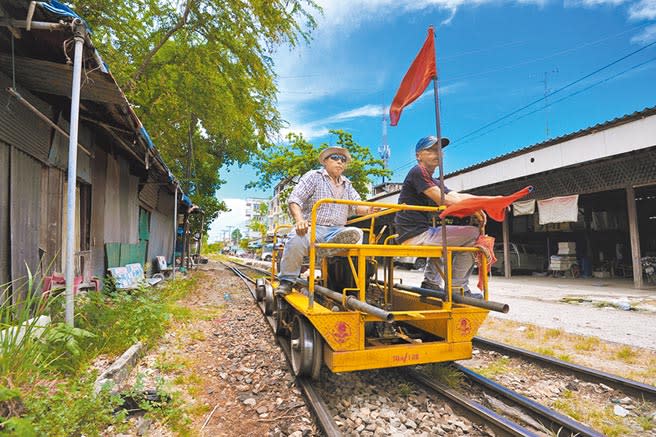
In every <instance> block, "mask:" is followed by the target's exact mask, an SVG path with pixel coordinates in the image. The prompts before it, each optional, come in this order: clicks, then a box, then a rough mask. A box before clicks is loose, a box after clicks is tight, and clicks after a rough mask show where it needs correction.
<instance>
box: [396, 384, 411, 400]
mask: <svg viewBox="0 0 656 437" xmlns="http://www.w3.org/2000/svg"><path fill="white" fill-rule="evenodd" d="M398 390H399V395H401V396H404V397H407V396H410V394H411V393H412V387H411V386H410V384H406V383H403V382H402V383H401V384H399V386H398Z"/></svg>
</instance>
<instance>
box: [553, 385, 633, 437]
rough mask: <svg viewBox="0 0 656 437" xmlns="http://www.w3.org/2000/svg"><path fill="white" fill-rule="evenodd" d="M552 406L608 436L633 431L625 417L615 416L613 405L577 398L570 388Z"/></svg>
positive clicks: (616, 436) (612, 436)
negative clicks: (603, 405) (600, 405)
mask: <svg viewBox="0 0 656 437" xmlns="http://www.w3.org/2000/svg"><path fill="white" fill-rule="evenodd" d="M552 407H553V408H555V409H556V410H558V411H560V412H562V413H565V414H567V415H568V416H570V417H571V418H572V419H575V420H578V421H580V422H583V423H585V424H587V425H589V426H590V427H592V428H594V429H596V430H599V431H601V433H602V434H604V435H606V436H608V437H620V436H624V435H628V434H629V433H630V432H631V429H630V428H629V427H627V426H626V425H625V424H624V422H623V419H622V418H621V417H619V416H615V414H614V413H613V407H610V406H609V407H605V408H599V405H596V404H593V403H592V402H590V401H587V400H584V399H579V398H576V397H575V396H574V394H573V393H572V392H571V391H569V390H566V391H564V392H563V393H562V395H561V398H560V399H558V400H556V401H555V402H554V403H553V405H552Z"/></svg>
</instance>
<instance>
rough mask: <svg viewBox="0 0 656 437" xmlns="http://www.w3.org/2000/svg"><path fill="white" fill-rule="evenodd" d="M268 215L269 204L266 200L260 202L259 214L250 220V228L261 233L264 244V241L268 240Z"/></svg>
mask: <svg viewBox="0 0 656 437" xmlns="http://www.w3.org/2000/svg"><path fill="white" fill-rule="evenodd" d="M268 215H269V206H268V205H267V204H266V203H265V202H262V203H260V204H259V207H258V211H257V214H256V215H255V216H253V218H252V219H251V220H250V221H249V222H248V229H250V230H251V231H253V232H257V233H258V234H260V238H261V240H262V244H264V241H265V240H266V234H267V230H268V227H267V224H266V220H267V216H268Z"/></svg>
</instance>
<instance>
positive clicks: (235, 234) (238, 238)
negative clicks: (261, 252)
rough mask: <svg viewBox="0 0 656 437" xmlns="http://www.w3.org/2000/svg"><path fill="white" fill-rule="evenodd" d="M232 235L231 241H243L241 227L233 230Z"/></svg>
mask: <svg viewBox="0 0 656 437" xmlns="http://www.w3.org/2000/svg"><path fill="white" fill-rule="evenodd" d="M230 237H231V239H230V242H231V243H239V242H240V241H241V231H240V230H239V228H237V229H235V230H234V231H232V233H231V234H230Z"/></svg>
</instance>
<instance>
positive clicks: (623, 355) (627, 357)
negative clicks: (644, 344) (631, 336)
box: [615, 346, 637, 363]
mask: <svg viewBox="0 0 656 437" xmlns="http://www.w3.org/2000/svg"><path fill="white" fill-rule="evenodd" d="M615 356H616V357H617V358H618V359H620V360H622V361H625V362H627V363H631V362H633V361H634V360H635V357H636V356H637V352H636V351H634V350H633V349H632V348H631V347H630V346H623V347H622V348H621V349H620V350H618V351H617V353H616V354H615Z"/></svg>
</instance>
